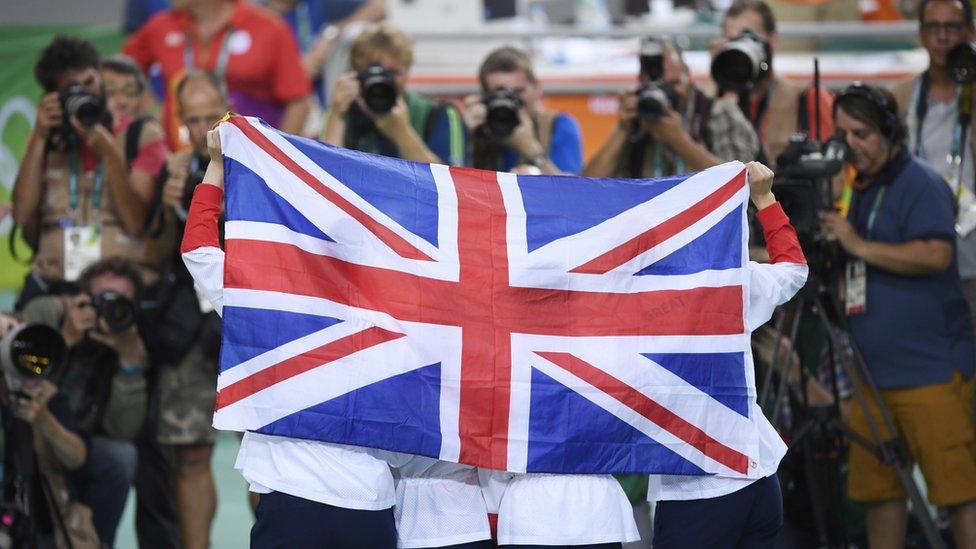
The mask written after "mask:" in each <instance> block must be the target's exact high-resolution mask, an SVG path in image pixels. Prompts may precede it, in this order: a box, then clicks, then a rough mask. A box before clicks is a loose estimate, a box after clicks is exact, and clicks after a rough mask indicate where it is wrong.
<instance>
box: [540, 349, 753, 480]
mask: <svg viewBox="0 0 976 549" xmlns="http://www.w3.org/2000/svg"><path fill="white" fill-rule="evenodd" d="M536 354H538V355H539V356H541V357H542V358H544V359H546V360H548V361H549V362H552V363H553V364H555V365H556V366H559V367H560V368H562V369H564V370H566V371H567V372H569V373H571V374H573V375H575V376H576V377H578V378H580V379H582V380H583V381H585V382H587V383H589V384H590V385H593V386H594V387H596V388H597V389H600V390H601V391H603V392H604V393H606V394H608V395H610V396H611V397H613V398H615V399H616V400H618V401H619V402H620V403H622V404H623V405H624V406H627V407H628V408H630V409H631V410H634V411H635V412H637V413H638V414H640V415H642V416H644V417H645V418H647V419H649V420H651V421H652V422H654V424H655V425H657V426H658V427H660V428H662V429H664V430H665V431H667V432H669V433H671V434H672V435H674V436H676V437H678V438H679V439H681V440H683V441H684V442H686V443H688V444H690V445H691V446H692V447H694V448H695V449H697V450H698V451H699V452H701V453H702V454H704V455H706V456H708V457H709V458H711V459H713V460H715V461H717V462H719V463H721V464H722V465H725V466H726V467H728V468H729V469H732V470H733V471H737V472H739V473H743V474H744V473H746V472H747V471H748V470H749V458H748V457H747V456H746V455H745V454H742V453H740V452H738V451H736V450H734V449H732V448H729V447H728V446H726V445H724V444H722V443H721V442H719V441H717V440H715V439H714V438H712V437H711V436H709V435H708V434H707V433H705V432H704V431H702V430H701V429H699V428H698V427H695V426H694V425H692V424H691V423H689V422H687V421H685V420H684V419H682V418H681V417H680V416H678V415H677V414H675V413H674V412H672V411H671V410H668V409H667V408H665V407H664V406H661V405H660V404H658V403H657V402H655V401H654V400H652V399H650V398H648V397H647V396H646V395H644V394H643V393H641V392H640V391H638V390H636V389H634V388H633V387H631V386H630V385H627V384H626V383H624V382H623V381H620V380H619V379H617V378H615V377H613V376H612V375H610V374H608V373H606V372H604V371H603V370H600V369H599V368H597V367H595V366H593V365H592V364H589V363H587V362H585V361H583V360H580V359H579V358H577V357H575V356H573V355H572V354H570V353H558V352H538V351H537V352H536Z"/></svg>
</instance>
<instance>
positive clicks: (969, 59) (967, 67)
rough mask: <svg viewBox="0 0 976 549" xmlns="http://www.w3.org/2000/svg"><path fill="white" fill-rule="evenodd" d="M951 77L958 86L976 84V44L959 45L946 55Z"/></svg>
mask: <svg viewBox="0 0 976 549" xmlns="http://www.w3.org/2000/svg"><path fill="white" fill-rule="evenodd" d="M946 65H948V67H949V76H950V77H952V79H953V80H954V81H955V82H956V83H957V84H972V83H974V82H976V42H969V43H966V44H959V45H958V46H956V47H954V48H952V49H951V50H949V53H948V54H947V55H946Z"/></svg>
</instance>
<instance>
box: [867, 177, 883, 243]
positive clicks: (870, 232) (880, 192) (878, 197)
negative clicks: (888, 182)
mask: <svg viewBox="0 0 976 549" xmlns="http://www.w3.org/2000/svg"><path fill="white" fill-rule="evenodd" d="M886 189H887V187H885V186H882V187H881V188H880V189H879V190H878V194H877V195H875V197H874V204H872V205H871V213H869V214H868V240H871V239H872V238H873V237H874V221H875V219H876V218H877V217H878V210H880V209H881V201H882V200H884V195H885V190H886Z"/></svg>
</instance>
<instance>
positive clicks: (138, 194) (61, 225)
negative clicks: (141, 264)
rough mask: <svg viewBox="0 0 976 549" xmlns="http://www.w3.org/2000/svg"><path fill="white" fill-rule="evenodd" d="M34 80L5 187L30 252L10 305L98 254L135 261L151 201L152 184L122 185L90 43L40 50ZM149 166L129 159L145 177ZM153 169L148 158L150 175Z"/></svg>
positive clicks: (71, 276)
mask: <svg viewBox="0 0 976 549" xmlns="http://www.w3.org/2000/svg"><path fill="white" fill-rule="evenodd" d="M35 76H36V77H37V81H38V82H39V83H40V84H41V86H42V87H43V88H44V90H45V94H44V96H43V97H42V98H41V101H40V104H39V105H38V108H37V121H36V123H35V126H34V130H33V131H32V132H31V135H30V137H29V138H28V142H27V147H26V150H25V152H24V156H23V159H22V160H21V163H20V170H19V171H18V173H17V179H16V180H15V182H14V188H13V212H14V222H15V223H16V224H17V225H18V226H19V227H21V228H22V229H23V231H24V236H25V238H26V240H27V241H28V242H29V243H30V244H31V246H32V248H33V249H34V252H35V253H34V259H33V261H32V262H31V272H30V274H29V275H28V277H27V280H26V281H25V284H24V289H23V292H22V294H21V296H20V299H19V301H18V308H19V307H22V306H23V305H24V304H25V303H26V302H27V301H28V300H29V299H30V298H31V297H34V296H37V295H42V294H45V293H48V292H51V291H54V290H56V289H57V286H59V285H60V284H61V283H63V282H64V281H67V282H72V281H74V280H76V279H77V278H78V275H79V274H80V273H81V271H82V270H83V269H84V268H85V267H86V266H88V265H90V264H91V263H94V262H96V261H98V260H99V259H100V258H102V257H110V256H120V257H125V258H127V259H130V260H133V261H142V260H144V258H145V245H144V243H143V242H141V241H139V240H137V237H138V236H139V235H140V234H141V233H142V230H143V227H144V225H145V219H146V209H147V207H146V204H147V203H148V198H149V197H150V196H151V195H152V189H151V188H148V187H147V185H146V183H147V182H148V181H150V180H151V178H143V179H142V180H141V181H142V184H140V182H139V181H140V180H139V179H138V178H137V179H134V180H130V179H129V172H128V170H127V168H126V156H125V154H124V152H123V151H125V150H126V132H125V131H124V130H125V127H126V126H124V125H116V124H115V122H114V121H113V118H112V115H111V113H110V112H109V111H108V109H107V108H106V105H105V94H104V90H103V87H102V79H101V75H100V73H99V61H98V53H97V52H96V51H95V48H94V46H92V44H91V43H89V42H88V41H87V40H84V39H81V38H74V37H68V36H58V37H57V38H55V39H54V41H53V42H52V43H51V44H50V45H49V46H48V47H47V48H45V49H44V51H43V52H42V53H41V56H40V59H38V62H37V65H36V67H35ZM112 128H116V129H118V130H119V134H118V135H113V134H112V131H111V129H112ZM149 152H151V151H149ZM156 156H157V157H158V156H159V155H158V154H157V155H156ZM150 164H152V163H151V162H149V161H148V160H147V161H146V164H142V163H141V162H140V160H139V159H138V158H137V159H136V160H134V161H133V167H134V168H140V167H142V168H145V169H147V170H149V171H151V170H152V166H150ZM160 164H161V158H157V160H156V161H155V166H156V169H158V166H159V165H160Z"/></svg>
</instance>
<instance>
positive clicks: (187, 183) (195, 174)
mask: <svg viewBox="0 0 976 549" xmlns="http://www.w3.org/2000/svg"><path fill="white" fill-rule="evenodd" d="M205 175H206V172H205V171H204V170H201V169H199V168H198V169H195V170H192V171H190V172H189V173H188V174H187V175H186V179H185V180H184V181H183V200H182V201H181V203H180V205H181V206H182V207H183V211H184V212H189V211H190V204H191V203H192V202H193V191H194V190H196V188H197V185H199V184H200V183H203V177H204V176H205Z"/></svg>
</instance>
